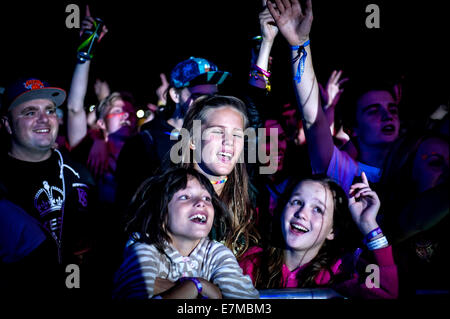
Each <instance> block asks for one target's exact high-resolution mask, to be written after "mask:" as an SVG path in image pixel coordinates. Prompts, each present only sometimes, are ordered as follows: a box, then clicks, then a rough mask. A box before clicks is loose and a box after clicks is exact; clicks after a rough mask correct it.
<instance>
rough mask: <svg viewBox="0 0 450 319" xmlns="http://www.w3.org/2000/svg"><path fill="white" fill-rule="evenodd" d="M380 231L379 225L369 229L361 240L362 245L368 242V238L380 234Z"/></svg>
mask: <svg viewBox="0 0 450 319" xmlns="http://www.w3.org/2000/svg"><path fill="white" fill-rule="evenodd" d="M381 233H382V231H381V228H380V227H377V228H375V229H374V230H372V231H370V232H369V233H368V234H367V235H366V236H365V237H364V240H363V243H364V245H366V244H367V243H368V242H369V240H371V239H372V238H374V237H376V236H378V235H379V234H381Z"/></svg>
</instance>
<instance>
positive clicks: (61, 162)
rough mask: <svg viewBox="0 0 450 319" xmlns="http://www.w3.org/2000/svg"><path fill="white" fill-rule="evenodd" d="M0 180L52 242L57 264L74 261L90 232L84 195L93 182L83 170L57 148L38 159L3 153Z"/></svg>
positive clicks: (84, 249)
mask: <svg viewBox="0 0 450 319" xmlns="http://www.w3.org/2000/svg"><path fill="white" fill-rule="evenodd" d="M0 180H1V181H2V183H3V184H4V186H5V188H6V197H7V198H8V200H10V201H11V202H13V203H15V204H16V205H18V206H20V207H22V208H23V209H24V210H25V211H26V212H27V213H28V214H30V215H31V216H33V217H34V218H36V219H37V220H38V221H39V222H40V224H41V225H42V227H43V229H45V231H46V234H47V236H48V237H49V238H51V239H52V241H53V242H54V243H55V248H56V253H57V258H58V261H59V263H61V264H62V263H64V264H67V263H72V262H74V263H77V260H76V258H74V254H77V253H79V252H82V251H86V250H87V249H89V247H88V246H89V243H88V242H90V239H89V237H90V236H91V235H92V233H93V229H90V228H91V226H93V225H91V222H90V221H91V220H93V216H90V215H89V205H88V199H89V196H88V194H89V192H90V189H91V188H92V187H93V185H94V183H93V179H92V177H91V175H90V174H89V172H88V171H87V169H86V168H84V167H83V166H82V165H80V164H78V163H76V162H73V161H71V160H70V159H69V158H68V157H67V154H64V155H63V154H61V153H60V152H59V151H54V152H53V153H52V156H51V157H50V158H49V159H47V160H45V161H42V162H25V161H21V160H17V159H15V158H12V157H10V156H4V157H3V158H2V169H1V171H0Z"/></svg>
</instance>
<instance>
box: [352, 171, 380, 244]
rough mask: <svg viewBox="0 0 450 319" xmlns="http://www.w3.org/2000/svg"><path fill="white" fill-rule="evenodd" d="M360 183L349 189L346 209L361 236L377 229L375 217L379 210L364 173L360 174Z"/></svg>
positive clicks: (377, 202)
mask: <svg viewBox="0 0 450 319" xmlns="http://www.w3.org/2000/svg"><path fill="white" fill-rule="evenodd" d="M361 178H362V183H355V184H353V185H352V186H351V187H350V198H349V201H348V207H349V209H350V212H351V214H352V218H353V220H354V221H355V223H356V225H357V226H358V228H359V230H360V231H361V232H362V233H363V235H364V236H365V235H367V234H368V233H369V232H370V231H372V230H373V229H375V228H377V227H378V224H377V221H376V217H377V214H378V210H379V209H380V200H379V198H378V195H377V193H375V192H374V191H373V190H372V189H371V188H370V186H369V181H368V180H367V176H366V174H365V173H364V172H362V173H361Z"/></svg>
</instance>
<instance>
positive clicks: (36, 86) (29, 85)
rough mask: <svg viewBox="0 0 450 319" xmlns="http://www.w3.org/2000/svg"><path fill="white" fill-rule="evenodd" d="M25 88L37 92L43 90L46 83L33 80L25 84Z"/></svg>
mask: <svg viewBox="0 0 450 319" xmlns="http://www.w3.org/2000/svg"><path fill="white" fill-rule="evenodd" d="M24 86H25V88H26V89H28V90H37V89H43V88H44V87H45V86H44V83H42V82H41V81H39V80H35V79H31V80H28V81H26V82H25V84H24Z"/></svg>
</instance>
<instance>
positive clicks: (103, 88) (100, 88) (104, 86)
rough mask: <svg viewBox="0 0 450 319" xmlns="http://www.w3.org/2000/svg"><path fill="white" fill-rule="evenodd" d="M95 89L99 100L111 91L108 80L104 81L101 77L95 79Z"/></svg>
mask: <svg viewBox="0 0 450 319" xmlns="http://www.w3.org/2000/svg"><path fill="white" fill-rule="evenodd" d="M94 91H95V95H96V96H97V99H98V101H99V102H100V101H102V100H103V99H104V98H106V97H107V96H108V95H109V94H110V93H111V90H110V88H109V85H108V82H106V81H102V80H100V79H97V80H95V83H94Z"/></svg>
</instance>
